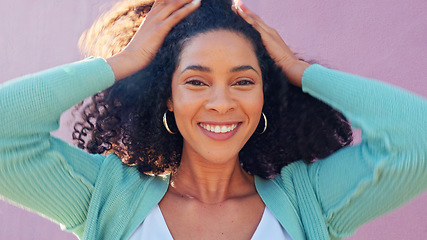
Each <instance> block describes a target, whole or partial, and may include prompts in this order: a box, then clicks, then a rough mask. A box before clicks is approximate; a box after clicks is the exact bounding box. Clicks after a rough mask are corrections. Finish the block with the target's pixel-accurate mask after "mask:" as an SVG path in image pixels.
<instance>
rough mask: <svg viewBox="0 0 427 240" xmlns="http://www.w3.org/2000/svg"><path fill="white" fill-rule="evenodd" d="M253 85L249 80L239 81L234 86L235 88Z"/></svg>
mask: <svg viewBox="0 0 427 240" xmlns="http://www.w3.org/2000/svg"><path fill="white" fill-rule="evenodd" d="M254 84H255V83H254V82H253V81H251V80H247V79H243V80H239V81H237V82H236V83H235V84H234V85H237V86H247V85H254Z"/></svg>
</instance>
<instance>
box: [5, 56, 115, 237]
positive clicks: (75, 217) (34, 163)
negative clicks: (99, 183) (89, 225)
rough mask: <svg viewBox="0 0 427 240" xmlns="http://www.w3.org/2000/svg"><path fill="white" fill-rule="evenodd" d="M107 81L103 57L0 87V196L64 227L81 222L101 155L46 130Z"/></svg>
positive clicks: (109, 75)
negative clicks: (78, 147) (58, 137)
mask: <svg viewBox="0 0 427 240" xmlns="http://www.w3.org/2000/svg"><path fill="white" fill-rule="evenodd" d="M113 80H114V76H113V73H112V71H111V68H110V67H109V66H108V65H107V64H106V62H105V61H104V60H103V59H93V60H86V61H82V62H78V63H73V64H69V65H65V66H61V67H57V68H54V69H50V70H47V71H44V72H41V73H37V74H34V75H28V76H24V77H22V78H19V79H16V80H13V81H10V82H7V83H5V84H4V85H3V86H1V88H0V112H1V113H2V117H1V118H0V195H2V196H4V197H5V198H7V199H8V200H10V201H13V202H16V203H18V204H20V205H23V206H25V207H27V208H30V209H32V210H33V211H36V212H39V213H41V214H43V215H45V216H47V217H49V218H51V219H52V220H54V221H56V222H60V223H62V224H64V225H65V226H66V227H68V228H72V227H76V226H78V225H80V224H82V223H83V222H84V221H85V216H86V211H87V208H88V205H89V199H90V195H91V192H92V190H93V187H94V184H95V180H96V177H97V173H98V169H99V167H100V164H101V162H102V159H103V156H97V155H90V154H88V153H85V152H83V151H81V150H80V149H77V148H74V147H71V146H69V145H68V144H66V143H64V142H62V141H60V140H58V139H56V138H53V137H51V136H50V132H51V131H53V130H55V129H57V128H58V126H59V117H60V115H61V113H62V112H63V111H65V110H66V109H68V108H70V107H71V106H73V105H74V104H76V103H78V102H80V101H81V100H82V99H84V98H86V97H88V96H90V95H92V94H94V93H96V92H98V91H100V90H103V89H105V88H106V87H108V86H109V85H110V84H112V83H113ZM82 86H85V87H83V88H82Z"/></svg>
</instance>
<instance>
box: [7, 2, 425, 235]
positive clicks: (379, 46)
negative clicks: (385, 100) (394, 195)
mask: <svg viewBox="0 0 427 240" xmlns="http://www.w3.org/2000/svg"><path fill="white" fill-rule="evenodd" d="M111 2H112V0H108V1H106V0H104V1H101V0H73V1H57V0H32V1H29V0H15V1H0V16H1V18H2V19H1V20H2V21H1V22H0V46H1V47H0V66H2V67H1V73H2V74H1V77H0V82H3V81H6V80H8V79H10V78H13V77H17V76H20V75H23V74H26V73H31V72H34V71H38V70H42V69H45V68H48V67H52V66H56V65H58V64H63V63H67V62H71V61H75V60H78V59H80V55H79V53H78V51H77V47H76V43H77V40H78V38H79V35H80V33H81V32H82V31H83V30H84V29H85V28H87V27H88V26H89V25H90V23H91V22H92V21H93V20H94V18H95V17H96V16H97V15H98V14H99V13H100V12H102V10H105V9H107V8H108V7H109V6H111ZM246 4H247V5H248V6H249V7H251V8H252V9H253V10H254V11H256V12H257V13H259V15H261V16H262V17H263V18H264V19H265V21H266V22H267V23H269V24H270V25H272V26H274V27H275V28H276V29H277V30H278V31H279V32H280V33H281V35H282V36H283V37H284V39H285V40H286V41H287V43H288V44H289V45H290V46H291V47H292V49H294V51H297V52H298V53H300V54H301V55H302V56H304V57H305V58H308V59H316V60H318V61H320V62H321V63H323V64H324V65H327V66H330V67H332V68H335V69H339V70H344V71H348V72H352V73H357V74H360V75H363V76H367V77H372V78H376V79H379V80H382V81H386V82H389V83H392V84H395V85H398V86H401V87H403V88H406V89H408V90H410V91H413V92H416V93H418V94H421V95H423V96H425V97H427V80H426V77H425V76H426V75H427V67H426V66H427V58H426V57H425V56H426V54H427V15H426V14H425V13H426V12H427V2H426V1H424V0H407V1H397V0H391V1H390V0H387V1H386V0H376V1H360V0H358V1H356V0H347V1H342V0H323V1H314V0H287V1H284V0H262V1H261V0H258V1H256V0H246ZM66 116H68V115H66ZM62 122H63V125H64V126H63V127H62V128H61V130H60V131H59V132H58V133H56V134H57V135H59V136H61V137H62V138H64V139H66V140H69V139H70V138H69V124H68V125H67V123H68V121H67V117H66V118H64V119H63V121H62ZM415 127H416V126H415ZM426 205H427V193H424V194H423V195H422V196H420V197H418V198H417V199H415V200H413V201H412V202H411V203H409V204H407V205H406V206H404V207H402V208H400V209H398V210H395V211H393V212H391V213H389V214H388V215H385V216H383V217H381V218H379V219H377V220H374V221H373V222H371V223H368V224H366V225H365V226H363V227H362V228H360V229H359V230H358V232H357V233H356V234H355V235H354V236H353V237H351V238H350V239H355V240H356V239H358V240H359V239H360V240H361V239H379V240H381V239H388V240H394V239H425V236H427V208H426V207H425V206H426ZM0 239H65V240H66V239H75V237H74V236H73V235H71V234H68V233H64V232H61V231H60V229H59V227H58V226H56V225H55V224H53V223H51V222H49V221H47V220H44V219H43V218H41V217H38V216H36V215H34V214H32V213H28V212H26V211H23V210H21V209H20V208H17V207H14V206H12V205H10V204H7V203H4V202H0Z"/></svg>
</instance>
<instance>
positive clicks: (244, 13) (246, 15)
mask: <svg viewBox="0 0 427 240" xmlns="http://www.w3.org/2000/svg"><path fill="white" fill-rule="evenodd" d="M239 8H240V9H239ZM237 10H238V11H237V12H238V14H239V15H240V16H241V17H242V18H243V19H245V20H246V22H248V23H249V24H251V25H257V26H259V28H261V29H262V30H264V31H266V32H268V33H271V32H272V31H273V30H274V29H273V28H271V27H270V26H268V25H267V24H266V23H265V22H264V21H263V20H262V19H261V18H260V17H259V16H258V15H256V14H255V13H254V12H252V11H251V10H249V9H248V8H247V7H246V6H245V5H243V4H240V5H237ZM254 27H255V26H254Z"/></svg>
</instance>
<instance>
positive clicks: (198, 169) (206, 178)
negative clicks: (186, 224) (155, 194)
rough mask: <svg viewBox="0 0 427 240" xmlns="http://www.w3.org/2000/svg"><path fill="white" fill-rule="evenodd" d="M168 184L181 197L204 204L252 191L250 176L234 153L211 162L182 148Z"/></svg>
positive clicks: (253, 185)
mask: <svg viewBox="0 0 427 240" xmlns="http://www.w3.org/2000/svg"><path fill="white" fill-rule="evenodd" d="M171 188H172V190H173V191H175V192H176V193H178V194H180V195H182V196H183V197H188V198H191V199H195V200H198V201H200V202H202V203H207V204H217V203H222V202H224V201H226V200H229V199H232V198H238V197H242V196H246V195H249V194H253V193H254V192H256V190H255V184H254V178H253V176H251V175H249V174H248V173H246V172H245V171H244V170H243V168H242V167H241V166H240V163H239V159H238V156H235V157H232V158H230V159H228V160H226V161H221V163H214V162H210V161H208V160H206V159H203V158H202V157H200V156H194V155H191V154H188V153H187V152H186V151H183V154H182V159H181V164H180V167H179V169H178V171H177V173H175V174H173V175H172V179H171Z"/></svg>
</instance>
